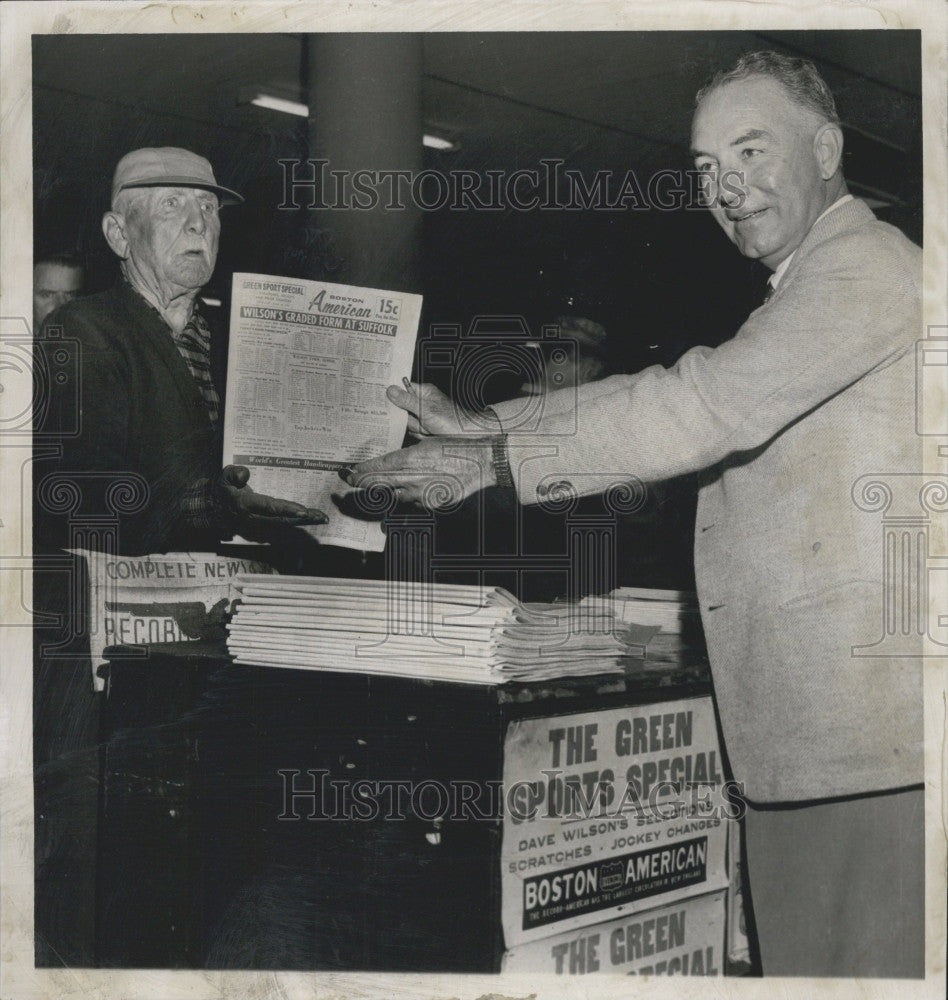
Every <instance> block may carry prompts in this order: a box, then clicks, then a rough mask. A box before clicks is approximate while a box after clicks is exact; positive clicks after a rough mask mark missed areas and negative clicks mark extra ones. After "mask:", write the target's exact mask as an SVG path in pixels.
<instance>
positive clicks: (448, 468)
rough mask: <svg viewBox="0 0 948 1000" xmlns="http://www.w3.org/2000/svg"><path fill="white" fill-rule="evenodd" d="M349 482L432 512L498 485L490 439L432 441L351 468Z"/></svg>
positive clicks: (466, 438) (447, 438) (445, 438)
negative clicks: (389, 491)
mask: <svg viewBox="0 0 948 1000" xmlns="http://www.w3.org/2000/svg"><path fill="white" fill-rule="evenodd" d="M436 391H437V390H436ZM346 482H347V483H348V484H349V485H350V486H355V487H356V488H357V489H361V490H378V489H379V488H383V489H388V490H391V491H392V493H393V495H394V497H395V498H396V499H397V500H398V502H399V503H414V504H418V505H419V506H421V507H427V508H429V509H432V510H437V509H442V508H447V507H452V506H454V505H455V504H458V503H460V502H461V501H462V500H463V499H465V497H469V496H470V495H471V494H472V493H476V492H477V491H478V490H482V489H484V488H485V487H487V486H492V485H494V472H493V469H492V466H491V443H490V438H485V437H481V438H472V437H466V436H465V437H428V438H425V439H424V440H422V441H419V442H418V444H414V445H411V446H410V447H408V448H402V449H401V450H400V451H392V452H389V453H388V454H387V455H382V456H380V457H379V458H373V459H370V460H369V461H366V462H360V463H359V464H358V465H356V466H354V467H353V468H352V469H351V470H349V472H348V474H347V476H346Z"/></svg>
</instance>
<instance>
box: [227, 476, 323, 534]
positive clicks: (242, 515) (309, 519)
mask: <svg viewBox="0 0 948 1000" xmlns="http://www.w3.org/2000/svg"><path fill="white" fill-rule="evenodd" d="M249 480H250V470H249V469H247V468H245V467H244V466H242V465H228V466H226V468H225V469H224V470H223V471H222V472H221V475H220V479H219V480H218V483H217V485H218V488H219V490H220V495H221V497H222V500H223V504H224V510H225V516H226V517H227V519H228V520H230V521H231V522H233V523H235V524H236V525H237V527H238V528H266V527H271V526H272V527H287V526H289V527H297V526H300V525H304V524H325V523H326V522H327V521H328V520H329V518H328V517H326V515H325V514H324V513H323V512H322V511H321V510H316V509H315V508H314V507H304V506H303V505H302V504H299V503H294V502H293V501H292V500H280V499H278V498H277V497H271V496H267V495H266V494H265V493H257V492H255V491H254V490H252V489H251V488H250V487H249V486H248V485H247V484H248V482H249Z"/></svg>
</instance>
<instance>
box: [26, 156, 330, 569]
mask: <svg viewBox="0 0 948 1000" xmlns="http://www.w3.org/2000/svg"><path fill="white" fill-rule="evenodd" d="M242 200H243V199H242V198H241V196H240V195H238V194H237V193H236V192H234V191H231V190H229V189H228V188H225V187H223V186H221V185H220V184H218V183H217V180H216V179H215V177H214V172H213V170H212V169H211V164H210V163H209V162H208V161H207V160H206V159H204V158H203V157H201V156H198V155H197V154H195V153H192V152H190V151H189V150H186V149H176V148H173V147H165V148H156V149H136V150H134V151H133V152H131V153H128V154H127V155H126V156H124V157H123V158H122V159H121V160H120V161H119V163H118V166H117V167H116V169H115V177H114V180H113V183H112V207H111V210H110V211H108V212H106V213H105V216H104V217H103V220H102V229H103V232H104V234H105V238H106V240H107V242H108V244H109V247H110V248H111V249H112V251H113V253H115V255H116V256H117V257H118V258H119V260H120V267H121V272H122V280H121V281H120V282H119V283H118V284H117V285H116V286H115V287H114V288H112V289H109V290H108V291H105V292H102V293H100V294H98V295H92V296H89V297H87V298H84V299H81V300H77V301H75V302H71V303H69V304H68V305H66V306H64V307H62V308H61V309H58V310H56V311H55V312H54V313H52V315H51V316H50V317H49V319H48V322H49V323H51V324H54V325H56V326H58V327H61V328H62V332H63V336H64V338H66V340H67V341H69V340H72V339H74V340H76V341H78V343H79V350H80V356H79V368H78V374H79V387H78V388H79V400H78V402H79V415H80V431H79V434H78V435H76V436H64V437H63V439H62V449H63V451H62V456H61V458H60V460H59V461H58V463H57V465H58V470H57V471H58V472H60V473H66V474H68V473H70V472H75V473H78V474H80V475H85V474H88V473H100V474H102V475H101V476H100V478H99V479H98V480H94V479H90V478H88V477H87V478H84V479H83V486H84V490H83V493H84V497H83V509H84V510H86V511H89V512H91V513H94V512H95V510H96V508H97V507H98V509H99V510H100V511H101V512H105V510H106V509H107V508H105V507H104V506H102V505H103V504H104V503H105V502H106V498H107V496H108V491H109V488H110V482H109V476H110V474H112V475H114V476H116V477H122V476H126V477H127V476H128V474H131V475H132V476H133V477H138V478H137V482H139V483H141V484H143V486H142V489H143V491H144V495H143V496H141V497H137V498H135V499H134V500H133V501H132V503H131V504H130V505H129V506H130V507H133V508H137V509H134V510H130V511H129V512H128V513H127V515H126V516H123V517H122V519H121V522H120V525H119V537H118V548H119V551H120V552H121V553H123V554H126V555H138V554H143V553H149V552H157V551H167V550H169V549H179V550H185V549H195V548H200V547H204V546H206V545H208V544H210V545H213V544H214V543H215V542H216V541H218V540H219V538H220V536H221V535H222V534H223V533H227V532H230V533H233V532H234V531H236V530H240V531H244V532H246V531H248V530H254V529H260V528H264V529H265V528H266V527H267V526H286V525H303V524H318V523H321V522H322V521H323V520H325V518H324V515H322V514H321V513H320V512H319V511H314V510H308V509H307V508H305V507H302V506H301V505H299V504H296V503H291V502H290V501H285V500H278V499H274V498H272V497H268V496H264V495H262V494H258V493H255V492H254V491H253V490H252V489H251V488H250V486H249V485H248V482H247V480H248V475H249V474H248V472H247V470H246V469H243V468H241V467H237V466H229V467H228V468H226V469H224V470H223V471H222V470H221V467H220V438H221V436H220V427H221V414H220V398H219V396H218V392H217V388H216V386H215V384H214V380H213V377H212V373H211V371H212V369H211V355H212V347H213V346H215V345H212V339H211V333H210V330H209V327H208V324H207V322H206V321H205V319H204V317H203V316H202V315H201V313H200V311H199V309H198V305H197V296H198V292H199V291H200V290H201V288H202V287H203V286H204V285H205V284H206V283H207V281H208V280H209V279H210V277H211V274H212V272H213V270H214V265H215V262H216V260H217V248H218V239H219V237H220V229H221V223H220V216H219V209H220V206H221V205H227V204H234V203H237V202H240V201H242ZM51 388H52V390H53V391H52V399H51V400H50V404H51V405H50V412H49V414H48V415H47V420H46V424H45V429H46V430H47V431H49V430H50V429H55V428H56V427H57V426H63V427H68V426H69V422H70V419H71V417H72V414H71V413H69V412H68V408H70V407H75V397H74V396H72V395H70V393H69V392H66V391H57V386H55V385H53V386H51ZM134 492H135V491H134V490H133V493H134ZM45 506H47V505H45V504H44V502H43V497H42V493H41V494H40V497H39V501H38V507H37V528H38V530H37V533H36V540H37V543H38V545H41V546H42V545H52V546H53V547H55V546H59V545H62V544H65V541H66V539H65V538H64V536H63V533H62V529H61V526H59V529H58V530H57V526H56V524H55V519H54V518H50V516H49V512H48V511H46V510H45Z"/></svg>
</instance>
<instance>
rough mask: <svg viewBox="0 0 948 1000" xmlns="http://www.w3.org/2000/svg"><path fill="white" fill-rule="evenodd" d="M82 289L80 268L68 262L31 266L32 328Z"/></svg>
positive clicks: (39, 325) (40, 324)
mask: <svg viewBox="0 0 948 1000" xmlns="http://www.w3.org/2000/svg"><path fill="white" fill-rule="evenodd" d="M81 291H82V268H81V267H78V266H70V265H68V264H56V263H52V262H50V263H43V264H37V265H36V267H34V268H33V329H34V330H38V329H39V328H40V327H41V326H42V325H43V321H44V320H45V319H46V317H47V316H48V315H49V314H50V313H51V312H52V311H53V310H54V309H58V308H59V307H60V306H61V305H65V303H67V302H69V301H70V300H72V299H74V298H75V297H76V296H77V295H78V294H79V293H80V292H81Z"/></svg>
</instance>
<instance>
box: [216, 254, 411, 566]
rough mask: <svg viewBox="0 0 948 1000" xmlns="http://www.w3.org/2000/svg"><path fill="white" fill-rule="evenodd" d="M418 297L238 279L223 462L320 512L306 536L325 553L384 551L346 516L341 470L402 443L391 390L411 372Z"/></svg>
mask: <svg viewBox="0 0 948 1000" xmlns="http://www.w3.org/2000/svg"><path fill="white" fill-rule="evenodd" d="M421 301H422V299H421V296H420V295H411V294H408V293H405V292H391V291H385V290H383V289H376V288H357V287H354V286H351V285H337V284H330V283H327V282H323V281H307V280H304V279H301V278H281V277H276V276H273V275H266V274H246V273H238V274H235V275H234V281H233V298H232V304H231V315H230V351H229V359H228V367H227V390H228V391H227V403H226V411H225V416H224V464H225V465H228V464H234V465H244V466H246V467H247V468H248V469H250V485H251V486H252V487H253V488H254V489H255V490H256V491H257V492H258V493H268V494H270V495H271V496H279V497H284V498H285V499H287V500H295V501H296V502H297V503H302V504H305V505H306V506H307V507H318V508H319V509H320V510H322V511H323V512H324V513H325V514H326V515H327V516H328V517H329V523H328V524H325V525H319V526H317V527H311V528H306V529H304V530H306V531H309V532H311V533H312V534H313V535H314V536H315V537H316V538H317V539H318V540H319V541H320V542H322V543H323V544H326V545H341V546H345V547H346V548H354V549H361V550H364V551H371V552H381V551H382V550H383V549H384V547H385V534H384V532H383V531H382V528H381V525H379V524H378V523H376V522H369V521H359V520H356V519H355V518H350V517H347V516H346V515H344V514H342V513H341V512H340V511H339V510H338V508H337V507H336V506H335V505H334V504H333V502H332V500H331V494H333V493H337V494H338V493H340V492H344V491H345V487H344V486H343V484H342V481H341V480H340V479H339V476H338V472H339V470H340V468H342V466H344V465H346V464H349V463H354V462H360V461H363V460H364V459H368V458H373V457H375V456H376V455H382V454H384V453H385V452H388V451H393V450H395V449H396V448H399V447H401V444H402V439H403V437H404V434H405V427H406V422H407V419H408V418H407V414H406V413H405V412H404V411H403V410H400V409H399V408H398V407H396V406H393V405H392V404H391V403H389V401H388V400H387V399H386V396H385V389H386V387H387V386H389V385H390V384H392V383H393V382H400V381H401V380H402V379H403V378H405V377H407V376H409V375H410V374H411V365H412V357H413V355H414V350H415V338H416V336H417V333H418V321H419V317H420V315H421Z"/></svg>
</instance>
